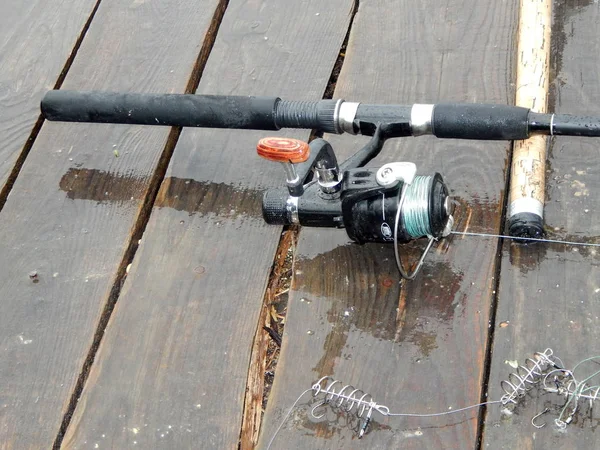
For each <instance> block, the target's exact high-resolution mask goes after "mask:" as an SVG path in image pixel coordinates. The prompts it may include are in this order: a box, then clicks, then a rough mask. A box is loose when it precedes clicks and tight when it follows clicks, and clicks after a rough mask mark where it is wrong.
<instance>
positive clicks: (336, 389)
mask: <svg viewBox="0 0 600 450" xmlns="http://www.w3.org/2000/svg"><path fill="white" fill-rule="evenodd" d="M590 362H594V363H595V364H600V356H593V357H590V358H586V359H584V360H583V361H581V362H579V363H577V364H576V365H575V366H574V367H573V368H572V369H570V370H569V369H566V368H564V363H563V362H562V360H561V359H560V358H559V357H557V356H555V355H554V352H553V350H552V349H551V348H547V349H546V350H544V351H543V352H536V353H534V354H533V357H530V358H527V359H525V361H524V363H523V364H521V365H519V366H518V367H517V368H516V370H515V371H514V372H511V373H510V374H509V375H508V377H507V378H506V379H504V380H502V381H501V382H500V386H501V389H502V391H503V392H504V394H503V395H502V397H501V398H500V399H499V400H494V401H488V402H483V403H478V404H474V405H470V406H466V407H464V408H460V409H453V410H450V411H444V412H439V413H430V414H419V413H393V412H391V411H390V408H388V407H387V406H385V405H383V404H380V403H377V402H376V401H375V400H374V399H373V397H372V396H371V394H369V393H367V392H365V391H363V390H362V389H358V388H356V387H354V386H352V385H350V384H344V383H343V382H341V381H340V380H336V379H335V378H333V377H331V376H324V377H322V378H321V379H319V380H318V381H317V382H315V383H314V384H313V385H312V387H311V388H310V389H307V390H306V391H304V392H303V393H302V394H301V395H300V397H298V399H297V400H296V401H295V402H294V404H293V405H292V407H291V408H290V410H289V411H288V413H287V415H286V416H285V417H284V419H283V420H282V422H281V424H280V425H279V427H278V428H277V430H276V432H275V433H274V435H273V437H272V438H271V441H270V442H269V445H268V446H267V448H270V447H271V445H272V443H273V441H274V439H275V437H276V436H277V434H278V433H279V431H280V430H281V427H282V426H283V424H284V423H285V421H286V420H287V418H288V417H289V415H290V414H291V412H292V410H293V408H294V407H295V406H296V405H297V404H298V402H299V401H300V400H301V398H302V397H303V396H304V394H306V393H308V392H311V393H312V396H313V399H314V401H315V403H314V404H313V406H312V408H311V410H310V416H311V417H312V418H314V419H317V420H318V419H321V418H323V417H324V415H325V411H321V409H323V408H325V407H326V406H329V407H331V408H332V409H334V410H338V411H341V412H343V413H346V414H353V415H355V416H356V417H357V418H358V419H359V420H360V421H361V423H360V425H359V431H358V438H359V439H360V438H362V437H363V436H364V435H365V434H366V433H367V431H368V428H369V425H370V423H371V421H372V420H373V414H374V413H375V412H377V413H379V414H381V415H382V416H384V417H385V416H387V417H392V416H395V417H421V418H425V417H439V416H445V415H449V414H456V413H459V412H462V411H466V410H469V409H474V408H478V407H480V406H487V405H495V404H498V405H502V406H509V405H517V404H518V403H519V400H520V399H522V398H523V397H525V395H526V394H527V393H528V392H530V391H532V390H533V389H534V388H537V389H538V391H541V392H542V393H552V394H557V395H559V396H561V397H564V398H565V400H566V401H565V404H564V405H563V407H562V409H561V412H560V415H559V417H558V418H557V419H555V421H554V423H555V424H556V426H557V427H558V428H559V429H564V428H566V426H567V425H568V424H570V423H571V422H572V421H573V419H574V417H575V415H576V414H577V412H578V411H580V410H581V403H582V402H587V403H588V406H589V408H590V409H591V408H592V407H593V404H594V402H595V401H596V400H598V399H599V398H600V369H597V370H595V371H592V372H591V373H590V374H588V375H587V376H584V377H583V378H582V377H579V376H577V377H576V375H575V372H576V371H579V370H580V368H581V367H582V366H583V365H584V364H585V363H590ZM594 378H598V380H596V381H597V382H596V383H593V382H592V380H593V379H594ZM547 412H549V408H546V409H545V410H544V411H542V412H540V413H539V414H537V415H535V416H534V417H533V418H532V420H531V424H532V425H533V426H534V427H536V428H543V427H544V426H545V425H546V424H545V423H544V424H541V425H540V424H537V423H536V420H537V419H538V418H539V417H540V416H542V415H543V414H545V413H547Z"/></svg>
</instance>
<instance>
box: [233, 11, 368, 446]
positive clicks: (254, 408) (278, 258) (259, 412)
mask: <svg viewBox="0 0 600 450" xmlns="http://www.w3.org/2000/svg"><path fill="white" fill-rule="evenodd" d="M359 7H360V0H354V5H353V7H352V11H351V13H350V21H349V23H348V30H347V31H346V36H345V37H344V41H343V43H342V45H341V47H340V51H339V53H338V57H337V59H336V61H335V63H334V65H333V69H332V70H331V75H330V77H329V80H328V82H327V86H326V88H325V91H324V92H323V97H322V98H323V99H332V98H333V94H334V92H335V86H336V83H337V80H338V77H339V75H340V72H341V71H342V67H343V65H344V60H345V58H346V48H347V46H348V40H349V39H350V33H351V32H352V25H353V23H354V18H355V17H356V13H357V12H358V9H359ZM322 137H323V132H321V131H317V130H312V131H311V133H310V137H309V142H310V141H312V140H313V139H316V138H322ZM299 234H300V229H299V228H295V227H290V228H289V229H288V228H286V229H284V230H283V232H282V234H281V237H280V239H279V244H278V246H277V251H276V253H275V259H274V262H273V266H272V269H271V274H270V276H269V282H268V284H267V288H266V290H265V295H264V300H263V306H262V309H261V313H260V316H259V318H258V324H257V327H256V335H255V337H254V342H253V344H252V353H251V355H250V365H249V368H248V377H247V383H246V395H245V397H244V412H243V416H242V428H241V430H240V443H239V449H240V450H252V449H254V448H255V447H256V445H257V444H258V438H259V436H260V428H261V424H262V417H263V415H264V408H266V406H267V403H268V401H269V393H270V392H266V391H265V385H266V378H267V374H266V368H267V358H268V357H269V355H268V354H267V347H268V345H269V339H268V333H267V331H266V330H265V329H264V328H263V327H270V326H271V324H272V321H271V319H272V317H271V314H270V309H271V307H272V306H273V305H274V304H275V303H277V301H276V297H277V295H276V294H275V293H276V292H278V291H279V289H278V288H280V287H281V284H282V279H281V277H282V275H283V274H284V273H285V269H286V268H287V267H286V258H285V257H286V255H287V254H288V252H289V251H291V267H290V268H291V269H293V265H294V261H295V257H296V243H297V242H298V236H299ZM290 277H293V270H292V275H290ZM286 304H287V301H286ZM284 328H285V325H284V322H282V323H281V324H280V327H279V331H278V332H279V335H280V337H281V338H282V339H283V330H284ZM280 350H281V345H279V346H278V349H277V350H276V353H275V354H274V355H273V356H272V361H271V369H272V370H271V371H270V372H271V373H272V380H271V384H272V383H273V381H274V379H275V376H276V373H277V370H276V369H277V363H278V355H279V352H280Z"/></svg>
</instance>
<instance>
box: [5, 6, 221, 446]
mask: <svg viewBox="0 0 600 450" xmlns="http://www.w3.org/2000/svg"><path fill="white" fill-rule="evenodd" d="M217 3H218V2H217V1H213V2H207V3H206V4H205V5H204V6H203V7H202V8H198V4H197V2H195V1H191V0H190V1H180V0H173V1H163V2H160V3H157V2H137V1H136V2H127V3H126V4H124V3H123V2H121V1H117V0H105V1H103V2H102V4H101V6H100V8H99V9H98V11H97V13H96V16H95V18H94V20H93V23H92V25H91V27H90V29H89V30H88V33H87V35H86V38H85V40H84V42H83V44H82V46H81V48H80V50H79V52H78V55H77V57H76V59H75V61H74V63H73V65H72V67H71V70H70V71H69V74H68V76H67V78H66V79H65V82H64V85H63V86H64V87H65V88H67V89H99V90H131V91H142V92H143V91H153V92H157V91H159V92H161V91H171V92H184V91H185V89H186V86H187V84H188V81H189V79H190V75H191V73H192V69H193V68H194V66H195V64H196V62H197V59H198V53H199V51H200V47H201V45H202V41H203V39H204V37H205V34H206V33H207V32H208V30H209V27H210V25H211V20H212V16H213V13H214V10H215V7H216V6H217ZM169 134H170V130H169V129H168V128H160V129H158V128H156V129H142V128H136V127H119V126H101V125H80V124H70V125H67V124H58V123H46V124H44V125H43V127H42V129H41V131H40V134H39V135H38V138H37V139H36V142H35V144H34V146H33V148H32V150H31V152H30V155H29V157H28V159H27V161H26V163H25V165H24V166H23V168H22V171H21V175H20V176H19V178H18V179H17V181H16V183H15V185H14V188H13V190H12V192H11V194H10V195H9V197H8V200H7V202H6V204H5V207H4V209H3V210H2V212H1V213H0V236H2V239H1V240H0V265H1V267H2V270H0V298H2V302H0V352H1V353H0V384H1V385H2V389H1V390H0V448H19V449H21V448H49V447H51V446H52V444H53V442H54V440H55V438H56V436H57V434H58V433H59V429H60V427H61V423H62V421H63V416H64V415H65V414H66V413H67V412H68V411H69V403H70V401H71V395H72V393H73V392H74V388H75V386H76V383H77V382H78V379H79V378H80V372H81V371H82V368H83V370H84V373H85V371H86V370H87V368H86V364H87V363H88V361H86V358H87V355H88V352H89V351H90V348H91V346H92V343H93V340H94V335H95V333H96V329H97V327H98V324H99V323H102V321H103V320H104V318H103V314H104V312H105V308H110V305H111V302H112V301H113V300H114V299H113V298H111V292H112V289H113V286H114V284H115V281H116V277H117V273H118V271H119V270H124V267H122V264H123V261H124V257H125V255H126V253H127V251H128V250H127V249H128V246H129V244H130V240H131V233H132V231H134V230H135V224H136V221H137V220H138V218H139V217H140V213H141V209H142V204H143V200H144V198H145V197H146V195H147V194H148V191H149V188H150V180H151V177H152V175H153V173H154V172H155V170H156V166H157V162H158V161H159V157H160V155H161V153H162V152H163V149H164V148H165V144H166V142H167V139H168V136H169ZM115 150H117V152H118V154H119V157H116V156H115V154H114V151H115ZM32 271H36V272H37V275H35V276H33V275H32V276H33V277H34V279H33V280H32V279H30V277H29V276H28V274H30V272H32ZM32 281H33V282H32ZM35 281H37V282H35ZM84 363H85V364H84Z"/></svg>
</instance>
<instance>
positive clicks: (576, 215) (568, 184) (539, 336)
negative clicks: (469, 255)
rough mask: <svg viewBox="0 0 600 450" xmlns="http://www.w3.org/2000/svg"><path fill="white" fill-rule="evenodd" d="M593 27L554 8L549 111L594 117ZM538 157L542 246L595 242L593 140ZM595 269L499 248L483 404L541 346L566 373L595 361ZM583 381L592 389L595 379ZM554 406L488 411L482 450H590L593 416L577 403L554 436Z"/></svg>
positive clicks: (582, 16) (562, 251) (536, 249)
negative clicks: (542, 161)
mask: <svg viewBox="0 0 600 450" xmlns="http://www.w3.org/2000/svg"><path fill="white" fill-rule="evenodd" d="M599 24H600V6H599V5H598V4H597V3H596V2H592V1H573V0H566V1H556V2H554V21H553V29H552V39H553V43H552V49H553V52H552V55H551V66H552V76H553V80H552V84H551V90H550V97H549V99H550V104H549V108H548V109H549V110H550V111H556V112H564V113H566V112H569V113H573V114H584V115H585V114H589V115H594V116H598V115H600V106H599V105H600V86H599V85H598V80H597V78H598V77H597V74H598V71H599V69H600V55H598V52H595V51H590V49H594V48H598V46H599V45H600V36H599V35H598V26H599ZM548 155H549V158H548V162H547V179H546V199H547V201H546V208H545V212H544V215H545V220H546V225H547V229H548V231H549V237H553V238H557V239H566V240H572V241H579V242H583V241H586V242H596V241H597V237H598V235H600V225H599V221H598V218H599V217H600V198H599V196H598V193H599V192H600V179H599V178H598V173H599V172H600V161H599V160H598V140H597V139H585V138H568V137H557V138H554V139H553V140H552V141H551V145H550V149H549V153H548ZM598 263H599V257H598V254H597V251H596V250H595V249H593V248H585V247H574V246H567V245H558V244H540V245H528V246H526V247H523V246H517V245H515V244H508V243H507V244H505V245H504V248H503V254H502V271H501V279H500V286H499V300H498V311H497V314H496V324H495V332H494V345H493V352H492V356H493V358H492V362H491V373H490V384H489V386H490V388H489V391H490V394H489V397H490V398H491V399H498V398H500V396H501V395H502V391H501V389H500V381H501V380H503V379H505V378H506V377H507V376H508V374H509V373H511V372H513V371H514V369H513V368H512V367H510V366H509V365H507V364H506V363H505V361H513V360H517V361H518V362H519V363H523V362H524V360H525V358H528V357H532V356H533V353H534V352H536V351H544V350H545V349H546V348H548V347H550V348H552V349H553V350H554V352H555V354H556V355H558V356H559V357H561V358H562V360H563V361H564V363H565V365H566V366H567V367H568V368H572V367H573V366H574V365H575V364H576V363H578V362H579V361H581V360H583V359H584V358H586V357H589V356H594V355H597V354H598V348H597V345H596V344H597V343H598V339H599V337H600V334H599V328H598V325H599V323H600V322H599V319H598V317H599V316H600V314H599V309H598V306H597V298H598V295H599V294H598V292H600V291H599V290H598V288H599V287H600V284H599V282H598V279H599V277H600V271H599V269H598ZM500 324H502V326H501V325H500ZM582 369H583V370H582V371H580V372H576V375H578V376H579V377H580V379H581V375H583V374H586V371H587V374H591V373H592V372H593V371H595V370H597V369H598V366H597V365H596V364H593V363H592V364H591V366H587V367H586V366H584V367H582ZM590 381H591V382H592V383H593V382H595V383H596V384H597V382H598V378H595V379H594V380H590ZM563 404H564V400H563V399H562V398H560V397H556V396H553V395H551V394H547V395H541V394H539V393H537V391H536V390H532V391H531V393H530V394H529V395H527V397H526V398H525V399H524V401H523V402H521V403H520V404H519V406H518V407H517V408H516V409H515V412H514V414H513V415H512V416H508V415H507V414H503V413H502V409H501V408H499V407H491V408H490V409H488V414H487V418H486V422H485V432H484V441H483V444H484V447H488V448H506V449H509V448H510V449H513V448H549V447H551V448H556V449H570V448H598V446H599V445H600V444H599V442H600V438H599V436H598V434H597V433H595V432H594V430H595V428H596V426H597V424H598V417H599V416H598V412H597V411H596V412H594V413H590V412H589V411H588V410H587V406H586V405H585V404H582V405H581V407H582V409H581V411H580V414H579V415H578V417H577V418H576V420H575V421H574V423H572V424H570V425H568V427H567V428H566V430H565V431H564V432H559V431H558V429H557V427H556V425H555V423H554V420H555V419H556V418H558V417H559V414H560V409H561V407H562V405H563ZM546 407H549V408H550V412H549V413H548V414H545V415H543V416H541V417H540V418H539V419H538V421H537V423H547V425H546V427H545V428H543V429H541V430H538V429H536V428H534V427H533V426H532V425H531V419H532V417H533V416H534V415H536V414H538V413H539V412H542V411H543V410H544V409H545V408H546ZM594 409H595V410H597V406H596V407H595V408H594Z"/></svg>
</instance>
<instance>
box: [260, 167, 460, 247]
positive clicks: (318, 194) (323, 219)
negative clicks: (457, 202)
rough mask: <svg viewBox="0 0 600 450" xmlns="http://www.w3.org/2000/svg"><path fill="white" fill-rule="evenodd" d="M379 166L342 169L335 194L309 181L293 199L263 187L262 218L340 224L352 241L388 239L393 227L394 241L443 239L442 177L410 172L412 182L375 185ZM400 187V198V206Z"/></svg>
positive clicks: (445, 206)
mask: <svg viewBox="0 0 600 450" xmlns="http://www.w3.org/2000/svg"><path fill="white" fill-rule="evenodd" d="M403 164H406V163H403ZM385 168H386V167H385V166H384V167H382V168H380V169H371V168H360V169H352V170H347V171H345V172H344V173H343V174H342V175H343V181H342V186H341V189H340V191H339V193H337V194H324V193H323V192H322V191H321V190H320V189H319V187H318V182H317V181H313V182H312V183H309V184H308V185H307V186H306V187H305V191H304V193H303V194H302V195H301V196H299V197H296V198H293V196H290V194H289V192H288V191H287V190H285V189H272V190H268V191H267V192H265V194H264V197H263V217H264V219H265V221H266V222H267V223H269V224H272V225H291V224H298V225H302V226H306V227H327V228H345V230H346V233H347V234H348V236H349V237H350V239H352V240H353V241H354V242H356V243H358V244H364V243H367V242H381V243H386V242H393V241H394V230H396V229H397V238H396V240H397V241H398V242H400V243H406V242H409V241H411V240H413V239H418V238H421V237H426V236H433V237H434V238H440V237H443V236H444V231H445V229H446V225H447V224H448V221H449V219H450V213H449V211H448V203H449V196H448V189H447V187H446V185H445V184H444V181H443V179H442V176H441V175H440V174H439V173H435V174H434V175H433V176H416V177H415V181H414V182H413V183H415V184H414V185H413V184H411V185H408V184H407V183H406V182H405V181H403V180H398V181H397V182H396V183H394V184H392V185H391V186H381V185H380V184H379V183H378V182H377V179H376V178H377V177H376V175H377V171H378V170H382V169H383V170H385ZM413 186H414V187H413ZM405 188H406V189H405ZM403 190H405V200H404V202H403V204H402V205H400V197H401V195H402V192H403ZM419 195H420V196H419ZM415 208H417V210H415ZM399 210H400V214H399V215H398V211H399ZM397 219H399V222H398V227H397V228H396V221H397ZM415 222H416V223H415Z"/></svg>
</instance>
